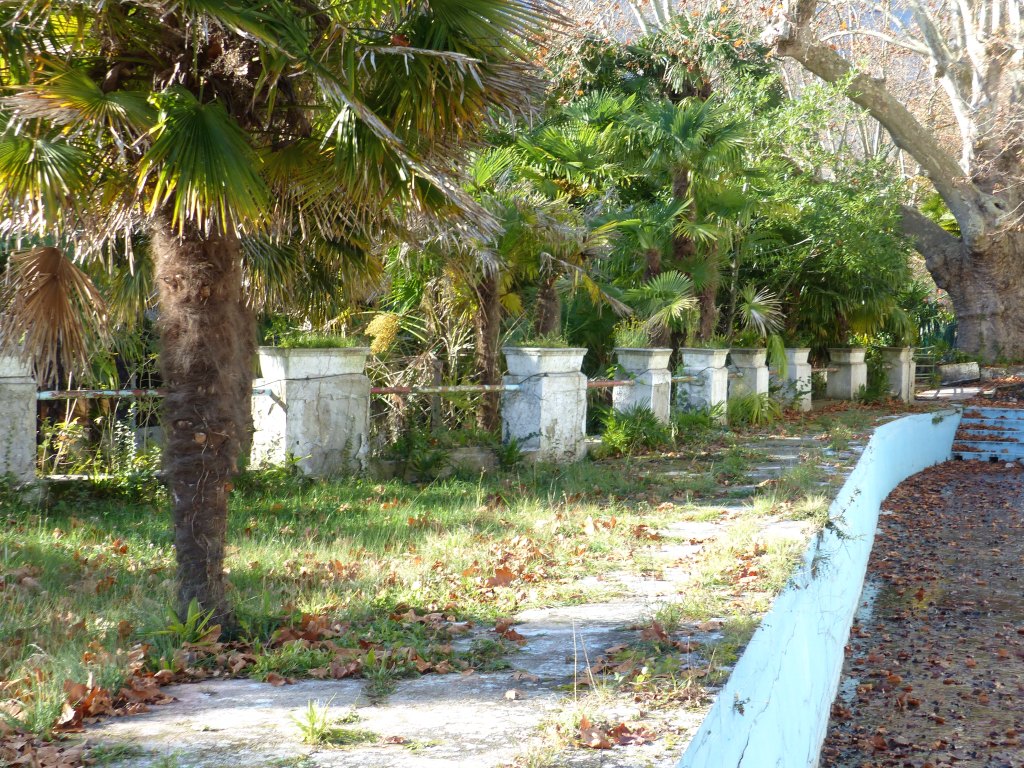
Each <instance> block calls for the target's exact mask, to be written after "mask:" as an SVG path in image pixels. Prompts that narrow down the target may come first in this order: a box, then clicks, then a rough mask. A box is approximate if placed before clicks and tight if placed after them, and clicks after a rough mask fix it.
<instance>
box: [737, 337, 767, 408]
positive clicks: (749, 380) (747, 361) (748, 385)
mask: <svg viewBox="0 0 1024 768" xmlns="http://www.w3.org/2000/svg"><path fill="white" fill-rule="evenodd" d="M729 356H730V357H731V358H732V364H733V365H734V366H735V367H736V373H737V374H739V376H738V378H735V379H732V380H730V381H729V397H731V398H732V397H742V396H743V395H765V394H768V366H767V365H765V360H766V359H767V358H768V350H767V349H734V350H732V351H730V352H729Z"/></svg>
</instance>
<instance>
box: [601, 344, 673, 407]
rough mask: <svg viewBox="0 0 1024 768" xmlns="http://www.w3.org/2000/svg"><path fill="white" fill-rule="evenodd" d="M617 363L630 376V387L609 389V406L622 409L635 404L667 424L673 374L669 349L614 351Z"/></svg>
mask: <svg viewBox="0 0 1024 768" xmlns="http://www.w3.org/2000/svg"><path fill="white" fill-rule="evenodd" d="M615 357H616V359H617V360H618V363H619V365H620V366H622V368H623V369H624V370H625V371H626V373H627V374H628V375H629V376H630V377H631V378H632V379H633V386H631V387H616V388H615V389H613V390H612V406H613V407H614V408H615V410H617V411H625V410H628V409H630V408H635V407H637V406H640V407H643V408H647V409H649V410H650V411H651V412H652V413H654V415H655V416H657V418H658V420H659V421H661V422H662V423H664V424H668V421H669V416H670V412H671V406H672V373H671V372H670V371H669V369H668V362H669V358H671V357H672V350H671V349H631V348H626V347H618V348H616V350H615Z"/></svg>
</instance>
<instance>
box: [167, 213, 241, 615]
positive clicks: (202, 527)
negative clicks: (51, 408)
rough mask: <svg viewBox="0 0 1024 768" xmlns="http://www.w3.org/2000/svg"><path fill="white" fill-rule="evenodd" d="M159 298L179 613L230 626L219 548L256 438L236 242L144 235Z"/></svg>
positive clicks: (189, 232) (171, 233) (170, 232)
mask: <svg viewBox="0 0 1024 768" xmlns="http://www.w3.org/2000/svg"><path fill="white" fill-rule="evenodd" d="M150 233H151V236H152V242H153V254H154V259H155V263H156V282H157V286H158V290H159V301H160V303H159V307H160V319H159V329H160V337H161V342H162V343H161V350H162V351H161V353H160V368H161V373H162V375H163V379H164V382H165V385H166V387H167V390H168V394H167V396H166V397H165V398H164V402H163V420H164V430H165V435H166V437H165V439H166V444H165V447H164V471H165V473H166V475H167V480H168V483H169V486H170V491H171V498H172V504H173V508H174V540H175V550H176V552H177V558H178V609H179V615H181V616H184V615H185V614H186V613H187V610H188V606H189V604H190V603H191V601H193V600H195V601H196V602H198V604H199V606H200V608H201V609H202V610H204V611H212V612H213V620H214V621H215V622H217V623H220V624H221V625H222V626H230V625H231V623H232V612H231V608H230V604H229V601H228V598H227V594H226V592H227V582H226V577H225V574H224V549H225V541H226V538H227V516H228V494H229V492H230V490H231V478H232V477H233V476H234V475H235V474H236V473H237V471H238V457H239V451H240V446H241V445H242V444H243V443H244V442H245V441H246V440H247V438H248V433H249V432H251V430H252V414H251V406H250V402H251V388H252V362H253V356H254V354H255V321H254V318H253V317H252V314H251V312H249V310H248V309H247V307H246V306H245V303H244V302H243V300H242V272H241V253H240V248H239V243H238V240H237V238H236V237H235V236H234V235H233V234H226V235H225V234H210V235H206V234H203V233H200V232H198V231H196V230H194V229H186V230H185V232H184V233H183V234H181V235H179V234H178V232H177V231H175V229H174V228H173V227H172V226H171V224H170V222H169V220H168V219H167V218H165V217H158V218H157V219H156V220H155V222H154V223H153V225H152V226H151V230H150Z"/></svg>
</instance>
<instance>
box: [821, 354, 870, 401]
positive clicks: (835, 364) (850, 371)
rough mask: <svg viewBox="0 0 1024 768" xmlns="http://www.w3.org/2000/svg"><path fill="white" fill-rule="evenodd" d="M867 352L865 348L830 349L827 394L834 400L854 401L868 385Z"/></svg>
mask: <svg viewBox="0 0 1024 768" xmlns="http://www.w3.org/2000/svg"><path fill="white" fill-rule="evenodd" d="M866 353H867V350H866V349H864V348H863V347H842V348H836V349H829V351H828V357H829V367H830V368H835V369H836V370H833V371H829V372H828V383H827V385H826V387H825V394H826V396H827V397H829V398H831V399H833V400H854V399H856V397H857V394H858V393H859V392H860V389H861V387H866V386H867V383H868V366H867V363H865V362H864V355H865V354H866Z"/></svg>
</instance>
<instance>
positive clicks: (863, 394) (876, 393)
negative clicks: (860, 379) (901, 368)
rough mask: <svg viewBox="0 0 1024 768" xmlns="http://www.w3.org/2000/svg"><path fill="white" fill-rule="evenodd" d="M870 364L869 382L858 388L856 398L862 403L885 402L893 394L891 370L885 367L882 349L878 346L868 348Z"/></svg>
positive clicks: (866, 358)
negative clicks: (890, 380) (890, 378)
mask: <svg viewBox="0 0 1024 768" xmlns="http://www.w3.org/2000/svg"><path fill="white" fill-rule="evenodd" d="M865 362H866V363H867V366H868V383H867V384H865V385H864V386H862V387H861V388H860V389H858V390H857V395H856V399H857V400H858V402H861V403H867V404H872V403H884V402H885V401H886V400H889V399H890V398H891V397H892V395H891V394H890V392H889V371H888V370H887V369H886V367H885V359H884V358H883V357H882V351H881V350H880V349H878V348H877V347H871V348H869V349H868V352H867V355H865Z"/></svg>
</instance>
